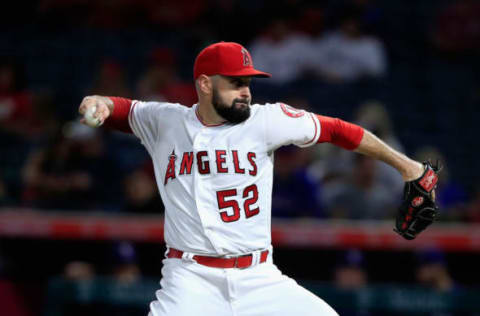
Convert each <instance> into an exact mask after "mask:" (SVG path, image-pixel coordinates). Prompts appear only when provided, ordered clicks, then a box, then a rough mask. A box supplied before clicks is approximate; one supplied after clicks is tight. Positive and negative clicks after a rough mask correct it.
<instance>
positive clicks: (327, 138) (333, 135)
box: [317, 115, 364, 150]
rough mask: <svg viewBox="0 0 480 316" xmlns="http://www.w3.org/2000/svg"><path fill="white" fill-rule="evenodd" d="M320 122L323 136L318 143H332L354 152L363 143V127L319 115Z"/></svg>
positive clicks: (321, 135)
mask: <svg viewBox="0 0 480 316" xmlns="http://www.w3.org/2000/svg"><path fill="white" fill-rule="evenodd" d="M317 118H318V120H319V121H320V126H321V134H320V137H319V139H318V141H317V143H325V142H328V143H332V144H334V145H337V146H340V147H342V148H345V149H348V150H354V149H356V148H357V147H358V146H359V145H360V142H361V141H362V138H363V133H364V130H363V128H362V127H360V126H358V125H355V124H352V123H349V122H345V121H343V120H341V119H338V118H333V117H328V116H322V115H317Z"/></svg>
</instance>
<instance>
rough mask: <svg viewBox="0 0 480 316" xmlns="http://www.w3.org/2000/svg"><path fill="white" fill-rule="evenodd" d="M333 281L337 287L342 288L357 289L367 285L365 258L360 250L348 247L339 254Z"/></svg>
mask: <svg viewBox="0 0 480 316" xmlns="http://www.w3.org/2000/svg"><path fill="white" fill-rule="evenodd" d="M333 281H334V284H335V286H336V287H337V288H339V289H343V290H358V289H361V288H364V287H365V286H367V283H368V276H367V272H366V270H365V258H364V255H363V254H362V252H361V251H360V250H357V249H349V250H347V251H345V252H343V253H342V254H341V255H340V256H339V259H338V260H337V264H336V266H335V273H334V280H333Z"/></svg>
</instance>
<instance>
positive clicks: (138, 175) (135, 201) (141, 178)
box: [123, 168, 165, 214]
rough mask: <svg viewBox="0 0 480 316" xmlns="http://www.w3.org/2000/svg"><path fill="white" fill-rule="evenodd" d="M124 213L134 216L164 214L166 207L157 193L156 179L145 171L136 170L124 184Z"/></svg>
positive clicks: (128, 176)
mask: <svg viewBox="0 0 480 316" xmlns="http://www.w3.org/2000/svg"><path fill="white" fill-rule="evenodd" d="M123 187H124V191H125V206H124V209H123V210H124V211H125V212H128V213H132V214H163V213H164V211H165V207H164V205H163V203H162V199H161V198H160V195H159V193H158V191H157V186H156V185H155V179H154V178H153V177H152V176H151V175H150V174H148V173H147V172H146V171H145V170H144V169H141V168H140V169H137V170H134V171H133V172H132V173H130V174H129V175H127V177H126V178H125V180H124V182H123Z"/></svg>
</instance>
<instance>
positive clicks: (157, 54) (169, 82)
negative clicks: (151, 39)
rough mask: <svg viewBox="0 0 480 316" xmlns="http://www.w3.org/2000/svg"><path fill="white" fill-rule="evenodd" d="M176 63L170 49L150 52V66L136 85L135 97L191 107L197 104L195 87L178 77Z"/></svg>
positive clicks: (173, 53)
mask: <svg viewBox="0 0 480 316" xmlns="http://www.w3.org/2000/svg"><path fill="white" fill-rule="evenodd" d="M178 72H179V71H178V61H177V57H176V56H175V52H174V51H173V50H172V49H170V48H164V47H160V48H157V49H155V50H153V51H152V53H151V56H150V64H149V65H148V66H147V70H146V71H145V73H144V74H143V75H142V76H141V78H140V80H139V81H138V84H137V95H138V98H139V99H142V100H155V101H166V102H175V103H177V102H178V103H181V104H185V105H188V106H191V105H193V104H195V103H196V102H197V93H196V91H195V86H194V85H193V83H191V82H190V81H188V82H185V81H183V80H181V79H180V77H179V76H178Z"/></svg>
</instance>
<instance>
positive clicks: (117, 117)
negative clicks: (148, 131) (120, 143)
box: [103, 97, 132, 133]
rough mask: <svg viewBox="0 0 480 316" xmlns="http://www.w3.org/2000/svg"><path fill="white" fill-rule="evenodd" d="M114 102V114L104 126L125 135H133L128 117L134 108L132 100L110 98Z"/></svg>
mask: <svg viewBox="0 0 480 316" xmlns="http://www.w3.org/2000/svg"><path fill="white" fill-rule="evenodd" d="M109 98H110V100H112V102H113V104H114V106H113V113H111V114H110V116H109V117H108V118H107V119H106V120H105V123H104V124H103V126H105V127H106V128H109V129H115V130H118V131H121V132H125V133H132V129H131V128H130V124H129V123H128V115H129V113H130V108H131V107H132V100H130V99H126V98H120V97H109Z"/></svg>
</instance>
